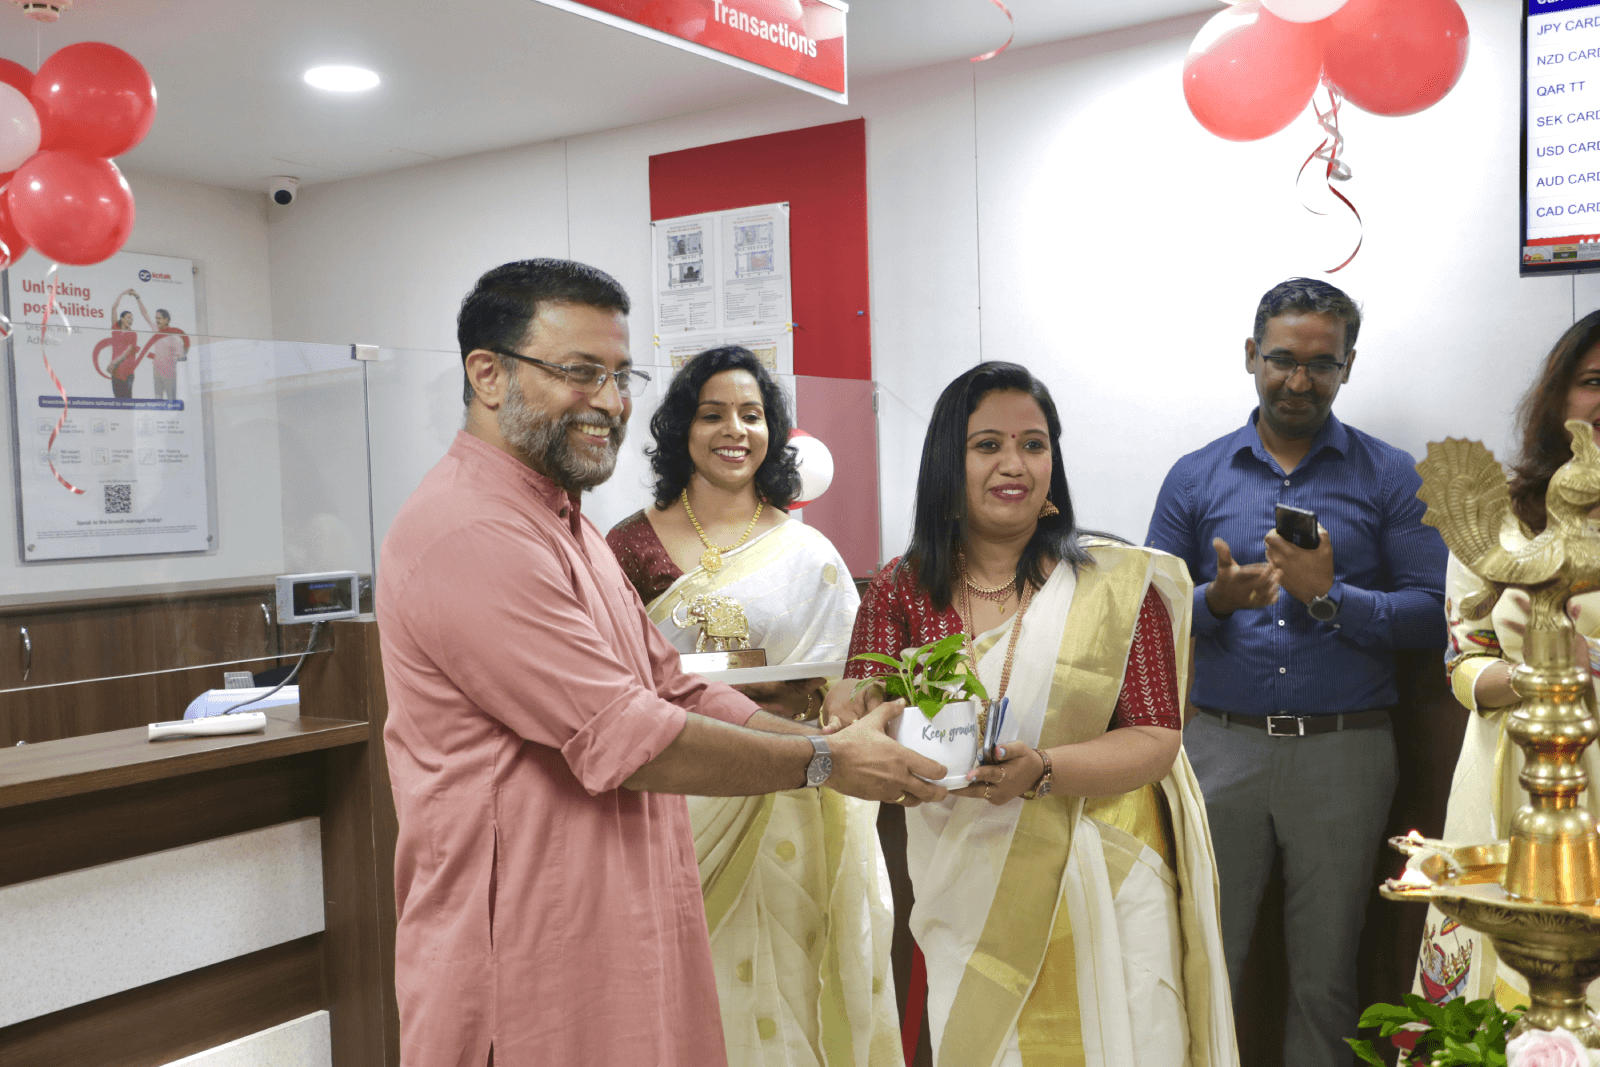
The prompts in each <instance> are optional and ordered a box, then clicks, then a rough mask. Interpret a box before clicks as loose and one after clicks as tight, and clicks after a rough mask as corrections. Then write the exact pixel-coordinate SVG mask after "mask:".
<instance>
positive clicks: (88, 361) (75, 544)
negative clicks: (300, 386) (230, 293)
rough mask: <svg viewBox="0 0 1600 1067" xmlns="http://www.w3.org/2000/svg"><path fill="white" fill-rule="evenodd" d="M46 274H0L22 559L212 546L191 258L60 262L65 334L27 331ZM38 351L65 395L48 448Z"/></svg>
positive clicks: (46, 385)
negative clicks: (10, 327)
mask: <svg viewBox="0 0 1600 1067" xmlns="http://www.w3.org/2000/svg"><path fill="white" fill-rule="evenodd" d="M49 269H50V264H49V263H48V262H47V261H46V260H45V259H44V258H43V257H41V256H38V255H32V256H28V257H26V258H24V259H23V260H22V262H20V263H18V264H17V265H16V266H14V267H12V268H11V269H10V270H8V271H6V296H7V299H8V301H9V309H10V310H9V314H10V317H11V320H12V322H13V323H14V327H15V328H14V331H13V333H12V337H11V344H10V364H11V399H12V415H13V418H14V420H15V422H14V432H15V438H14V441H13V445H14V456H15V475H16V485H17V492H18V500H17V504H18V506H17V524H18V535H19V536H18V549H19V554H20V556H21V560H22V562H24V563H34V562H39V561H42V560H62V559H92V558H99V557H105V556H135V555H164V554H170V553H176V552H205V551H207V550H209V549H211V548H213V547H214V544H215V542H214V540H213V533H214V531H213V530H212V528H211V517H210V516H211V507H210V489H209V477H208V471H207V466H208V462H207V460H208V457H207V455H206V446H205V440H206V437H205V421H204V413H203V410H202V403H201V376H200V370H199V368H200V360H199V358H198V352H197V350H196V349H195V340H196V338H195V336H194V333H195V328H196V324H195V294H194V270H193V264H192V263H191V262H190V261H189V260H187V259H174V258H171V257H169V256H148V255H143V254H140V253H136V252H121V253H118V254H117V255H115V256H113V257H112V258H111V259H109V260H107V261H105V262H104V263H99V264H96V265H94V266H92V267H60V268H58V269H57V271H56V274H55V276H54V277H55V280H56V306H57V308H58V309H59V311H60V312H62V313H63V314H65V316H66V322H67V323H70V324H71V326H72V329H71V330H70V331H69V330H68V329H67V328H66V326H65V325H63V323H62V319H61V316H60V315H52V316H51V318H50V325H49V328H48V329H47V330H45V331H43V335H42V336H41V330H40V322H41V320H42V319H43V318H44V309H45V307H46V305H47V303H48V301H49V288H50V281H51V276H50V275H49V274H48V271H49ZM45 355H48V356H49V360H50V369H51V370H54V372H55V374H56V376H57V377H58V378H59V379H60V381H61V385H62V386H63V387H64V390H65V392H66V394H67V400H66V409H67V411H66V419H65V421H64V422H63V423H62V425H61V428H60V432H59V433H58V434H57V436H56V439H55V444H54V446H51V445H50V443H49V442H50V435H51V433H52V432H53V431H55V429H56V422H57V420H58V419H59V418H60V416H61V413H62V406H63V405H62V399H61V393H62V390H61V389H57V388H56V385H55V383H54V382H52V381H51V380H50V372H49V371H48V370H46V368H45V362H44V356H45ZM52 462H53V463H54V470H52V468H51V465H52ZM58 476H59V477H58ZM62 480H65V481H66V482H68V483H70V484H71V485H72V486H75V487H77V488H79V489H82V490H83V492H82V493H74V492H72V491H71V490H70V489H68V488H67V487H66V486H64V485H62Z"/></svg>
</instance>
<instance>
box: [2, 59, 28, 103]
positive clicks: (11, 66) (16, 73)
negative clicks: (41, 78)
mask: <svg viewBox="0 0 1600 1067" xmlns="http://www.w3.org/2000/svg"><path fill="white" fill-rule="evenodd" d="M0 82H5V83H6V84H7V85H9V86H11V87H12V88H13V89H15V90H16V91H17V92H19V93H21V94H22V95H23V96H27V95H28V93H29V92H30V91H32V89H33V71H31V70H29V69H28V68H27V67H24V66H23V65H22V64H21V63H13V62H11V60H9V59H0Z"/></svg>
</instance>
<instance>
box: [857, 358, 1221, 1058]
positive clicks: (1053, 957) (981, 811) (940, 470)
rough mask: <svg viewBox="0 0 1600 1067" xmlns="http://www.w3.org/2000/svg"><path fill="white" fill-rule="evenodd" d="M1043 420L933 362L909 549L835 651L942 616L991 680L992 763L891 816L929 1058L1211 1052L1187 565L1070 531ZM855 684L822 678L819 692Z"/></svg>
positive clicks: (1040, 397) (1032, 384)
mask: <svg viewBox="0 0 1600 1067" xmlns="http://www.w3.org/2000/svg"><path fill="white" fill-rule="evenodd" d="M1060 432H1061V427H1060V420H1059V418H1058V416H1057V414H1056V411H1055V406H1054V404H1053V402H1052V401H1051V399H1050V394H1049V392H1048V390H1046V389H1045V387H1044V386H1043V385H1042V384H1041V383H1039V382H1038V381H1037V380H1036V379H1034V378H1033V376H1032V375H1031V374H1029V373H1028V371H1027V370H1026V369H1025V368H1023V367H1020V366H1018V365H1016V364H1008V363H994V362H989V363H983V364H980V365H979V366H978V367H976V368H974V369H973V370H971V371H968V372H967V373H966V374H964V375H962V376H961V377H960V378H958V379H956V381H955V382H953V383H951V385H950V386H949V387H948V388H947V389H946V390H945V392H944V394H943V395H942V396H941V397H940V399H939V402H938V404H937V405H936V407H935V409H934V414H933V418H932V420H931V424H930V426H929V430H928V437H927V441H926V444H925V447H924V450H923V459H922V471H921V475H920V477H919V481H918V498H917V513H916V519H915V525H914V530H913V535H912V544H911V547H910V549H909V550H908V551H907V554H906V557H905V559H903V560H901V561H898V562H896V563H891V564H890V565H889V566H887V567H885V568H884V570H883V571H882V572H881V573H880V574H879V575H878V577H876V578H875V579H874V580H873V583H872V585H871V587H869V589H868V591H867V594H866V597H865V599H864V600H863V603H862V608H861V611H860V612H859V613H858V615H857V621H856V630H855V638H854V641H853V642H852V652H853V653H859V652H863V651H876V652H898V651H899V650H900V648H902V647H908V646H909V647H915V646H918V645H920V644H924V643H926V642H927V641H930V640H935V639H937V638H939V637H943V636H945V635H947V634H950V633H958V632H963V631H964V632H966V633H967V634H969V635H970V636H971V641H972V647H973V652H974V655H975V657H976V662H977V670H978V675H979V678H980V679H981V680H982V682H983V683H984V686H985V688H986V689H987V690H988V692H989V695H990V696H991V697H992V698H996V699H998V698H999V697H1000V696H1001V695H1002V694H1003V695H1004V696H1005V697H1006V698H1007V699H1008V700H1009V708H1008V711H1007V713H1006V715H1007V725H1006V726H1005V727H1004V728H1003V730H1002V733H1001V737H1000V740H1001V742H1002V744H1001V748H1002V750H1003V752H1002V753H1001V758H1000V760H999V761H998V762H997V763H996V764H994V765H991V766H985V767H980V768H977V769H976V770H975V771H974V772H973V773H972V774H971V775H970V776H969V778H970V780H971V781H972V782H973V784H972V785H971V786H968V787H966V788H964V789H961V790H959V791H957V792H954V793H952V795H951V798H950V799H947V800H945V801H943V802H941V803H938V804H924V805H921V806H920V807H917V808H915V809H913V810H910V811H908V812H907V813H906V824H907V838H908V840H907V861H908V866H909V868H910V873H911V878H912V882H913V885H914V888H915V893H916V903H915V905H914V907H913V910H912V913H911V929H912V933H913V934H914V935H915V936H916V939H917V943H918V945H919V947H920V948H921V950H922V952H923V954H924V956H925V957H926V959H927V972H928V1020H929V1030H930V1035H931V1038H932V1043H933V1050H934V1063H935V1064H936V1065H938V1067H995V1065H1001V1067H1047V1065H1048V1067H1054V1065H1069V1064H1070V1065H1092V1067H1122V1065H1126V1064H1137V1065H1139V1067H1167V1065H1171V1067H1178V1065H1194V1067H1233V1065H1234V1064H1236V1063H1237V1052H1236V1048H1235V1044H1234V1034H1233V1019H1232V1012H1231V1008H1230V1004H1229V996H1228V980H1227V970H1226V964H1225V961H1224V958H1223V952H1222V941H1221V933H1220V928H1219V926H1218V917H1217V881H1216V869H1215V860H1214V858H1213V855H1212V850H1211V842H1210V834H1209V831H1208V829H1207V825H1206V815H1205V806H1204V803H1203V801H1202V799H1201V796H1200V792H1199V788H1198V786H1197V784H1196V782H1195V779H1194V776H1193V774H1192V772H1191V771H1190V769H1189V764H1188V761H1187V759H1186V758H1185V757H1184V755H1183V753H1182V748H1181V738H1182V735H1181V716H1180V711H1179V704H1180V702H1179V698H1178V694H1179V693H1181V692H1182V691H1183V688H1184V685H1185V682H1186V675H1187V670H1188V664H1187V652H1188V647H1189V604H1190V595H1191V585H1190V581H1189V577H1188V574H1187V571H1186V569H1185V567H1184V566H1183V564H1182V562H1181V561H1179V560H1176V559H1174V558H1173V557H1171V556H1168V555H1166V554H1164V553H1161V552H1156V551H1153V550H1149V549H1142V548H1136V547H1133V546H1130V545H1125V544H1121V543H1118V542H1116V541H1114V540H1111V539H1106V538H1097V537H1089V536H1084V535H1081V534H1080V533H1079V532H1078V531H1077V529H1076V528H1075V526H1074V521H1073V514H1072V506H1071V500H1070V497H1069V495H1068V491H1067V484H1066V478H1065V476H1064V475H1063V473H1062V466H1061V456H1060ZM863 667H864V664H858V663H852V664H851V673H852V674H855V675H857V676H861V675H864V674H865V673H866V672H865V671H864V670H863V669H862V668H863ZM875 700H876V698H875V697H874V696H873V695H871V694H870V691H864V692H863V693H861V694H860V695H858V696H857V697H855V698H853V699H852V700H849V701H848V702H847V698H846V696H845V691H844V690H843V687H840V688H838V689H836V690H835V693H834V695H833V696H832V697H830V701H829V706H830V711H831V712H837V713H838V714H839V715H840V716H841V717H844V718H850V717H853V716H855V715H859V714H860V713H862V712H864V711H865V710H866V709H867V708H868V707H869V706H870V705H871V704H873V703H874V702H875ZM914 713H915V709H912V710H911V711H910V712H908V714H914Z"/></svg>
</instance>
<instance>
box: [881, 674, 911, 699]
mask: <svg viewBox="0 0 1600 1067" xmlns="http://www.w3.org/2000/svg"><path fill="white" fill-rule="evenodd" d="M883 695H884V696H886V697H888V698H889V699H890V700H905V701H910V700H911V690H910V689H909V688H907V686H906V680H905V679H904V678H902V677H901V676H900V675H898V674H891V675H890V676H889V677H887V678H885V679H884V680H883Z"/></svg>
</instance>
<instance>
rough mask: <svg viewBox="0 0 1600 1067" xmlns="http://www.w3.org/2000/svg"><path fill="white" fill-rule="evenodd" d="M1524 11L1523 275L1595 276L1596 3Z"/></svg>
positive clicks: (1553, 3)
mask: <svg viewBox="0 0 1600 1067" xmlns="http://www.w3.org/2000/svg"><path fill="white" fill-rule="evenodd" d="M1523 10H1524V17H1523V23H1522V263H1521V270H1522V273H1523V274H1524V275H1535V274H1571V273H1575V272H1578V271H1590V270H1600V0H1526V4H1525V7H1524V9H1523Z"/></svg>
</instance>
